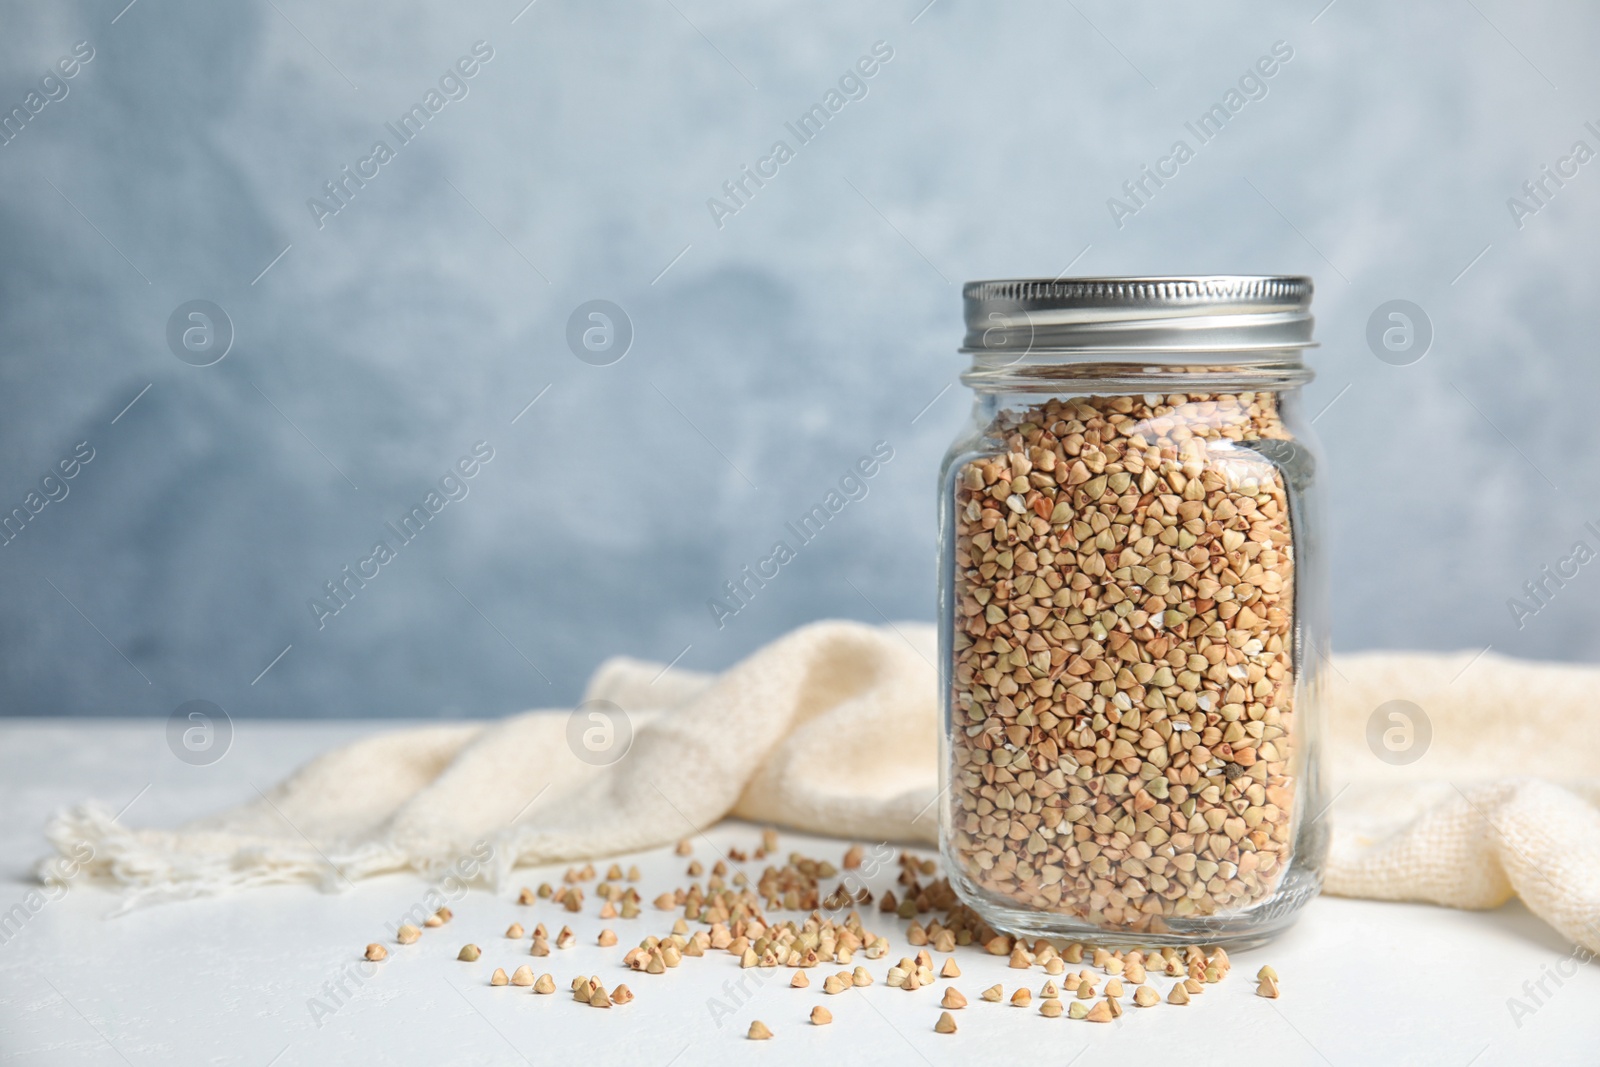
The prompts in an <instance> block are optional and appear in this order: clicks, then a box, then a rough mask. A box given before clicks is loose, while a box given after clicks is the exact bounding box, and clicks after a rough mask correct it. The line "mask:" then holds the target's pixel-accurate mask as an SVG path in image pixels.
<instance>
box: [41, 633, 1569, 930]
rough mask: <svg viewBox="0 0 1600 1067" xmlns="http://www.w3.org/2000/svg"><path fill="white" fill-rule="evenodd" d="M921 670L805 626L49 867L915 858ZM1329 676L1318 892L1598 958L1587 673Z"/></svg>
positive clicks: (75, 835) (402, 743) (102, 845)
mask: <svg viewBox="0 0 1600 1067" xmlns="http://www.w3.org/2000/svg"><path fill="white" fill-rule="evenodd" d="M935 655H936V653H935V648H934V631H933V628H932V627H929V626H926V625H919V624H900V625H898V626H888V627H882V628H880V627H872V626H866V625H862V624H858V623H851V622H819V623H815V624H813V625H809V626H806V627H803V628H801V629H799V630H796V631H795V632H793V633H791V634H789V635H787V636H785V637H783V638H781V639H780V640H778V641H775V642H773V643H772V644H770V645H768V646H767V647H765V648H763V649H761V650H760V651H758V652H756V653H755V654H754V655H752V656H750V657H749V658H748V659H746V660H744V661H743V662H741V663H739V664H737V665H736V666H734V667H733V668H731V669H729V670H728V671H726V672H725V673H723V674H721V675H706V674H697V673H694V672H690V671H681V670H667V669H664V668H663V667H662V666H661V665H659V664H655V663H645V662H641V661H638V660H631V659H620V658H619V659H613V660H610V661H608V662H606V663H605V664H604V665H602V666H601V668H600V669H599V671H597V672H596V674H595V676H594V678H593V679H592V680H591V681H590V683H589V687H588V690H587V692H586V693H585V701H584V704H582V705H580V706H579V707H578V708H577V709H570V710H569V709H561V710H539V711H530V712H526V713H523V714H521V715H516V716H512V717H510V718H507V719H504V720H501V721H498V722H494V723H488V724H463V725H450V726H423V727H417V728H415V729H407V730H400V731H396V732H391V733H386V734H382V735H379V736H375V737H372V738H370V739H367V740H363V741H359V742H356V743H355V744H351V745H347V746H345V747H343V748H340V749H337V750H335V751H332V752H329V753H326V754H324V755H322V756H320V757H318V758H317V759H315V760H313V761H312V762H311V763H309V764H307V765H306V766H305V767H303V768H301V769H300V770H299V771H297V772H296V773H295V774H294V775H292V776H291V777H290V778H288V779H287V780H286V781H284V782H282V783H281V784H279V785H278V786H276V787H275V788H273V789H272V790H271V791H270V792H268V793H266V794H265V795H263V796H262V797H260V798H258V799H257V800H255V801H253V802H250V803H247V804H245V805H243V806H241V807H239V808H235V809H233V810H231V811H227V812H223V813H221V814H218V815H214V816H210V817H208V818H204V819H200V820H197V821H195V822H192V823H189V824H187V825H185V826H183V827H181V828H179V829H176V830H130V829H127V828H125V827H123V826H122V825H120V824H118V823H114V822H113V821H112V819H111V813H110V810H109V809H108V808H106V807H104V806H102V805H98V804H94V803H90V804H85V805H83V806H81V807H79V808H76V809H74V810H72V811H69V812H65V813H63V814H61V815H59V816H57V817H56V818H55V819H54V820H52V821H51V823H50V824H49V826H48V827H47V834H48V836H49V838H50V840H51V842H52V843H53V844H54V845H55V846H56V848H57V849H58V850H60V851H61V852H62V853H63V854H65V855H71V854H72V853H73V850H74V849H75V848H76V847H77V846H78V845H79V843H80V842H82V841H84V840H87V841H89V843H90V844H92V845H93V847H94V859H93V860H92V861H91V862H90V864H89V865H88V870H89V872H90V874H91V875H94V876H99V877H104V878H109V879H112V880H114V881H116V882H118V883H120V884H122V885H123V886H124V887H126V889H127V896H126V900H127V903H128V905H129V906H132V905H133V904H137V903H142V902H148V901H153V900H163V899H174V898H181V897H186V896H194V895H199V894H209V893H219V892H224V891H228V890H232V889H238V888H243V887H246V886H252V885H262V884H268V883H274V882H310V883H314V884H317V885H320V886H322V887H324V888H327V889H336V888H342V887H346V886H348V885H349V884H350V882H351V880H352V879H356V878H361V877H366V876H371V875H376V874H382V873H387V872H393V871H404V870H411V871H416V872H419V873H422V874H433V873H437V872H439V871H441V870H443V869H445V868H446V867H448V866H450V865H451V864H452V863H454V862H455V861H456V860H457V859H458V858H459V857H461V856H463V855H468V854H471V855H476V856H479V857H481V856H483V855H485V854H489V855H490V858H489V859H488V860H487V861H485V862H483V863H482V865H481V870H482V873H481V875H480V877H482V878H483V879H484V880H485V881H486V882H488V883H489V884H493V885H499V884H501V883H503V882H504V881H505V880H506V879H507V878H508V877H509V874H510V871H511V870H512V868H514V867H517V866H525V865H532V864H541V863H550V862H559V861H569V860H580V859H590V858H597V857H603V856H608V855H612V854H616V853H620V852H626V851H631V850H637V849H644V848H651V847H655V846H659V845H663V844H666V843H668V842H671V841H675V840H677V839H679V838H682V837H685V836H688V835H690V834H692V833H694V832H695V831H697V830H700V829H703V828H705V827H708V826H710V825H712V824H714V823H716V822H717V821H718V820H720V819H723V818H725V817H729V816H732V817H737V818H744V819H749V820H752V821H755V822H762V823H774V824H783V825H787V826H790V827H793V828H795V829H797V830H802V831H806V832H811V833H818V834H828V835H833V836H838V837H846V838H855V839H868V840H882V841H914V842H922V843H930V844H931V843H934V842H936V841H937V838H938V807H937V801H938V799H939V795H938V784H937V782H938V759H939V756H938V751H939V735H938V731H939V723H938V715H937V711H936V705H935V696H936V682H935V674H936V672H935V670H934V667H933V663H934V661H935ZM1328 675H1329V683H1330V684H1329V700H1328V715H1327V727H1328V730H1327V741H1328V748H1327V755H1328V767H1329V770H1330V772H1331V773H1330V779H1331V781H1332V783H1333V786H1332V791H1331V792H1330V795H1331V796H1332V797H1333V798H1334V804H1333V807H1332V810H1331V813H1329V814H1327V815H1324V816H1322V817H1324V818H1328V819H1330V820H1332V827H1333V834H1332V847H1331V852H1330V857H1329V861H1328V865H1327V872H1326V874H1327V878H1326V887H1327V890H1328V891H1329V892H1332V893H1338V894H1341V895H1346V896H1362V897H1373V898H1378V899H1384V900H1416V901H1429V902H1433V903H1437V904H1445V905H1450V906H1453V907H1461V908H1491V907H1496V906H1498V905H1500V904H1502V903H1504V902H1505V901H1506V900H1508V899H1510V898H1511V897H1512V896H1513V895H1517V896H1520V897H1521V898H1522V899H1523V900H1524V901H1525V902H1526V903H1527V905H1528V907H1529V908H1530V909H1532V910H1533V911H1534V912H1536V913H1537V914H1539V915H1540V916H1542V917H1543V918H1544V919H1545V920H1546V921H1548V922H1549V923H1550V924H1551V925H1552V926H1554V927H1556V929H1558V930H1560V931H1561V932H1562V933H1563V934H1564V935H1565V936H1567V937H1568V938H1571V939H1572V940H1574V941H1576V942H1578V943H1580V944H1583V945H1585V946H1586V947H1587V948H1588V949H1590V950H1592V951H1600V717H1597V716H1595V715H1594V714H1593V713H1592V712H1591V710H1590V707H1591V702H1592V696H1591V694H1593V693H1594V692H1595V691H1596V689H1597V688H1600V669H1595V668H1589V667H1573V666H1562V665H1555V664H1532V663H1521V662H1517V661H1513V660H1508V659H1504V658H1501V657H1498V656H1494V655H1489V654H1484V655H1481V656H1478V657H1473V656H1471V655H1458V656H1444V655H1430V654H1421V653H1406V654H1366V655H1357V656H1346V657H1340V658H1336V659H1334V660H1333V661H1332V664H1331V666H1330V669H1329V671H1328ZM1392 701H1407V702H1409V704H1404V705H1396V704H1391V703H1390V702H1392ZM1396 708H1399V709H1401V711H1402V712H1403V719H1400V720H1393V724H1391V715H1392V713H1393V711H1394V709H1396ZM1375 716H1376V718H1375ZM1374 722H1376V724H1377V726H1376V728H1375V729H1374V728H1372V724H1373V723H1374ZM1393 729H1400V730H1402V732H1403V734H1404V738H1403V739H1404V740H1405V742H1406V744H1405V746H1403V748H1402V749H1400V750H1398V751H1399V755H1398V757H1397V756H1396V755H1395V752H1396V751H1397V750H1396V747H1395V745H1394V744H1393V743H1392V742H1393V740H1394V736H1393V735H1390V736H1389V738H1388V740H1387V741H1385V739H1384V738H1385V735H1386V734H1387V732H1388V731H1390V730H1393ZM1369 738H1370V739H1371V740H1369ZM1316 814H1317V813H1307V817H1311V816H1313V815H1316ZM486 846H487V847H486ZM490 850H492V853H491V852H490ZM44 862H48V861H42V862H41V871H43V870H44V869H45V868H44Z"/></svg>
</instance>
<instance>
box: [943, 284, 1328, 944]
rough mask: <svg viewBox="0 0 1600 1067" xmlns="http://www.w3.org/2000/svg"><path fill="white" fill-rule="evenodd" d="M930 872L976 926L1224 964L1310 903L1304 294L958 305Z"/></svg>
mask: <svg viewBox="0 0 1600 1067" xmlns="http://www.w3.org/2000/svg"><path fill="white" fill-rule="evenodd" d="M964 297H965V305H966V322H967V336H966V343H965V346H964V347H963V349H962V351H963V352H965V353H967V354H969V355H971V357H972V365H971V367H970V369H969V370H968V371H967V372H966V374H964V375H963V377H962V380H963V381H964V382H965V383H966V384H967V385H968V386H970V387H971V388H972V389H973V390H974V391H975V393H976V401H975V403H974V405H973V418H972V421H971V423H970V424H969V425H968V426H967V427H966V428H965V429H964V430H963V432H962V434H961V436H960V437H959V438H958V440H957V441H956V443H955V445H954V446H953V447H952V448H951V450H950V453H949V454H948V456H947V457H946V459H945V463H944V466H943V469H942V471H941V477H940V572H941V573H940V656H941V661H940V676H941V677H940V688H941V699H942V712H943V723H944V731H943V742H944V744H943V753H942V756H943V759H942V766H941V772H942V775H943V781H942V783H941V784H942V786H943V787H944V790H945V791H944V793H943V794H942V795H943V798H944V799H943V801H942V804H941V822H942V835H941V836H942V850H943V853H944V859H945V865H946V868H947V870H949V871H950V872H951V877H950V881H951V884H952V885H953V886H954V887H955V889H956V891H957V892H958V893H959V894H960V896H961V897H962V899H963V900H964V901H965V902H966V903H967V904H968V905H969V906H971V907H972V908H973V909H974V910H975V911H976V912H978V914H979V915H981V916H982V917H983V918H984V919H985V920H986V921H988V922H989V923H990V924H991V925H993V926H994V927H996V928H998V929H1002V930H1008V931H1011V932H1013V933H1017V934H1025V935H1028V936H1031V937H1061V938H1069V939H1072V940H1077V941H1085V942H1091V943H1097V944H1107V945H1128V944H1148V943H1152V942H1158V943H1163V944H1185V943H1204V944H1226V945H1229V946H1230V947H1245V946H1248V945H1251V944H1257V943H1260V942H1262V941H1265V940H1267V939H1268V938H1270V937H1271V936H1272V935H1273V934H1275V933H1276V932H1278V931H1280V930H1282V929H1283V928H1285V927H1286V926H1288V925H1289V924H1290V923H1291V922H1292V921H1293V919H1294V916H1295V914H1296V912H1298V910H1299V909H1300V908H1301V907H1302V906H1303V905H1304V904H1305V903H1306V902H1307V901H1309V900H1310V899H1311V898H1312V897H1313V896H1315V895H1316V892H1317V890H1318V888H1319V886H1320V884H1321V867H1322V862H1323V857H1324V854H1325V852H1326V849H1327V827H1326V822H1325V820H1324V819H1322V818H1321V817H1320V816H1321V814H1322V810H1323V806H1324V803H1325V801H1324V799H1323V796H1322V780H1321V775H1320V773H1319V763H1318V759H1319V756H1318V731H1319V728H1320V727H1319V717H1320V716H1319V707H1318V705H1319V701H1320V698H1321V691H1322V687H1321V684H1320V682H1319V674H1320V667H1321V665H1322V664H1323V663H1324V662H1326V659H1327V651H1328V650H1327V647H1326V645H1327V637H1326V625H1325V623H1324V610H1325V608H1324V603H1325V593H1324V580H1323V577H1322V571H1321V566H1322V564H1321V561H1320V560H1319V558H1318V557H1319V555H1320V541H1321V536H1320V533H1319V528H1318V523H1319V521H1320V520H1319V516H1318V512H1317V501H1316V496H1315V488H1314V484H1313V482H1314V477H1315V473H1316V468H1317V459H1316V446H1315V442H1314V440H1313V439H1312V438H1311V435H1310V427H1309V425H1308V424H1306V423H1305V422H1304V421H1303V419H1302V413H1301V407H1300V386H1301V385H1302V384H1304V383H1305V382H1307V381H1309V380H1310V379H1311V376H1312V375H1311V372H1310V370H1308V369H1307V368H1306V366H1305V364H1304V363H1303V361H1302V359H1301V352H1302V351H1303V350H1304V349H1305V348H1307V347H1309V346H1310V345H1311V344H1312V341H1311V326H1312V318H1311V314H1310V302H1311V281H1310V279H1308V278H1300V277H1257V276H1214V277H1192V278H1104V279H1090V278H1080V279H1063V280H1058V281H991V282H972V283H969V284H968V285H967V286H966V288H965V291H964Z"/></svg>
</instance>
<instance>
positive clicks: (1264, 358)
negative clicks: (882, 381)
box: [961, 348, 1315, 394]
mask: <svg viewBox="0 0 1600 1067" xmlns="http://www.w3.org/2000/svg"><path fill="white" fill-rule="evenodd" d="M963 351H966V352H968V353H969V354H970V355H971V356H972V365H971V366H970V367H969V368H968V369H967V370H966V372H965V373H963V374H962V375H961V381H962V382H963V383H964V384H966V385H967V386H968V387H969V388H971V389H972V390H973V391H975V392H978V393H1036V394H1048V393H1080V394H1082V393H1099V394H1129V393H1163V392H1213V393H1226V392H1239V391H1246V390H1248V391H1257V392H1260V391H1271V392H1276V391H1279V390H1283V389H1290V388H1294V387H1295V386H1299V385H1304V384H1305V383H1306V382H1309V381H1311V379H1312V378H1313V377H1314V376H1315V375H1314V372H1313V371H1312V370H1311V368H1309V367H1307V366H1306V365H1305V362H1304V361H1303V360H1302V359H1301V358H1300V349H1299V348H1288V349H1272V350H1265V351H1262V350H1248V349H1241V350H1230V351H1203V352H1200V351H1196V352H1156V351H1151V352H1126V351H1123V352H1088V351H1081V350H1072V351H1065V350H1045V351H1027V352H1021V353H1006V352H999V351H994V350H978V351H974V350H972V349H964V350H963Z"/></svg>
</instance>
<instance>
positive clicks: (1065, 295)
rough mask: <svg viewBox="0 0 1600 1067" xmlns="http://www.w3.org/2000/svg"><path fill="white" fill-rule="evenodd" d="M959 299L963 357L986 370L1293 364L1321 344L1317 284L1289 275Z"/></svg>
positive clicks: (1050, 285)
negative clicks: (1037, 363)
mask: <svg viewBox="0 0 1600 1067" xmlns="http://www.w3.org/2000/svg"><path fill="white" fill-rule="evenodd" d="M962 297H963V299H964V302H965V305H966V324H967V335H966V342H965V344H964V345H963V346H962V349H961V350H962V351H963V352H969V353H973V354H975V355H978V356H979V357H980V360H983V359H984V357H989V358H993V357H1000V358H1013V359H1014V358H1020V357H1021V356H1022V355H1024V354H1029V353H1041V352H1061V353H1083V354H1085V355H1087V354H1089V353H1095V354H1098V355H1100V356H1101V357H1113V358H1115V357H1117V356H1118V355H1119V354H1125V355H1126V356H1128V357H1133V356H1134V354H1136V353H1137V354H1138V356H1139V358H1141V359H1143V358H1146V357H1156V358H1155V360H1154V361H1156V362H1162V361H1164V360H1162V359H1161V358H1160V354H1161V353H1170V354H1172V356H1179V355H1181V356H1182V357H1183V358H1184V361H1185V362H1191V363H1192V362H1195V360H1194V356H1195V355H1196V354H1200V353H1219V354H1221V353H1226V354H1228V361H1229V362H1239V361H1240V356H1241V355H1242V354H1246V353H1252V352H1254V353H1259V354H1262V355H1264V354H1265V353H1267V352H1273V353H1276V354H1277V358H1278V359H1282V358H1284V357H1285V356H1290V357H1293V356H1294V355H1295V352H1296V350H1298V349H1302V348H1307V347H1310V346H1311V345H1313V344H1315V342H1314V341H1312V340H1311V327H1312V317H1311V279H1310V278H1305V277H1299V276H1293V275H1248V274H1217V275H1203V276H1195V277H1171V278H1061V279H1056V280H1049V279H1018V280H1011V281H981V282H968V283H967V284H966V285H965V286H964V287H963V289H962ZM1069 358H1076V357H1069ZM1169 358H1170V357H1169ZM1245 358H1246V361H1248V356H1246V357H1245Z"/></svg>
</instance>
